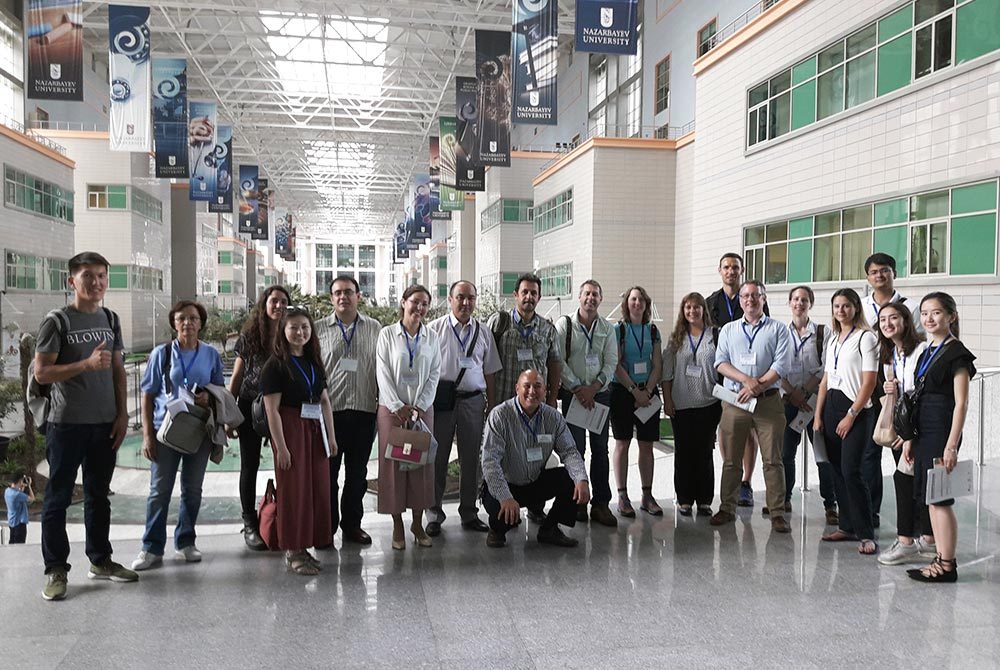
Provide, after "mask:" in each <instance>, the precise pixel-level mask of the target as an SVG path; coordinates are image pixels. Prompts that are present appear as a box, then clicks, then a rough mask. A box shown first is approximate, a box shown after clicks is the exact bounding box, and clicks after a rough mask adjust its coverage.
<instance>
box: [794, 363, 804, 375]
mask: <svg viewBox="0 0 1000 670" xmlns="http://www.w3.org/2000/svg"><path fill="white" fill-rule="evenodd" d="M805 369H806V366H805V365H803V363H802V361H799V360H795V361H792V372H795V373H798V374H802V372H803V371H804V370H805Z"/></svg>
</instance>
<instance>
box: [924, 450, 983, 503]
mask: <svg viewBox="0 0 1000 670" xmlns="http://www.w3.org/2000/svg"><path fill="white" fill-rule="evenodd" d="M926 493H927V504H928V505H933V504H934V503H936V502H941V501H942V500H950V499H951V498H960V497H962V496H967V495H972V461H959V462H958V464H956V465H955V467H954V469H953V470H952V471H951V472H948V471H947V470H945V469H944V466H943V465H939V466H937V467H934V468H931V469H930V470H928V471H927V492H926Z"/></svg>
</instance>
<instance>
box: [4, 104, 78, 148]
mask: <svg viewBox="0 0 1000 670" xmlns="http://www.w3.org/2000/svg"><path fill="white" fill-rule="evenodd" d="M0 125H4V126H7V127H8V128H10V129H11V130H14V131H17V132H19V133H21V134H22V135H24V136H25V137H27V138H29V139H31V140H32V141H33V142H38V143H39V144H41V145H42V146H44V147H47V148H49V149H52V151H55V152H56V153H58V154H61V155H63V156H65V155H66V147H64V146H63V145H61V144H56V143H55V142H53V141H52V140H50V139H49V138H47V137H42V136H41V135H39V134H38V133H35V132H32V130H31V128H25V126H24V124H23V123H21V122H20V121H17V120H15V119H12V118H10V117H9V116H5V115H3V114H0Z"/></svg>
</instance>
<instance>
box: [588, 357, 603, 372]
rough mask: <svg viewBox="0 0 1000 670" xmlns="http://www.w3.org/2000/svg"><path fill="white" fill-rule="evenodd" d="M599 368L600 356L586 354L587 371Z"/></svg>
mask: <svg viewBox="0 0 1000 670" xmlns="http://www.w3.org/2000/svg"><path fill="white" fill-rule="evenodd" d="M600 367H601V356H600V354H587V369H588V370H599V369H600Z"/></svg>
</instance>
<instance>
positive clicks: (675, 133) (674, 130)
mask: <svg viewBox="0 0 1000 670" xmlns="http://www.w3.org/2000/svg"><path fill="white" fill-rule="evenodd" d="M694 128H695V123H694V121H693V120H692V121H690V122H688V123H685V124H684V125H683V126H636V125H634V124H620V125H611V126H608V125H604V126H600V127H594V128H590V129H588V131H587V135H586V136H580V137H579V138H578V139H577V140H575V141H573V142H559V143H556V145H555V149H554V150H555V151H556V152H557V153H558V154H560V155H559V156H556V157H555V158H553V159H552V160H550V161H549V162H547V163H546V164H545V165H543V166H542V171H544V170H546V169H547V168H549V167H551V166H552V165H553V164H555V163H556V162H557V161H558V160H559V159H561V158H562V155H563V154H568V153H569V152H571V151H573V150H574V149H576V148H577V147H578V146H580V145H581V144H583V143H584V142H586V141H587V140H589V139H593V138H595V137H613V138H625V139H628V138H632V139H639V138H641V139H657V140H676V139H677V138H679V137H683V136H684V135H687V134H688V133H690V132H692V131H694Z"/></svg>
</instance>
